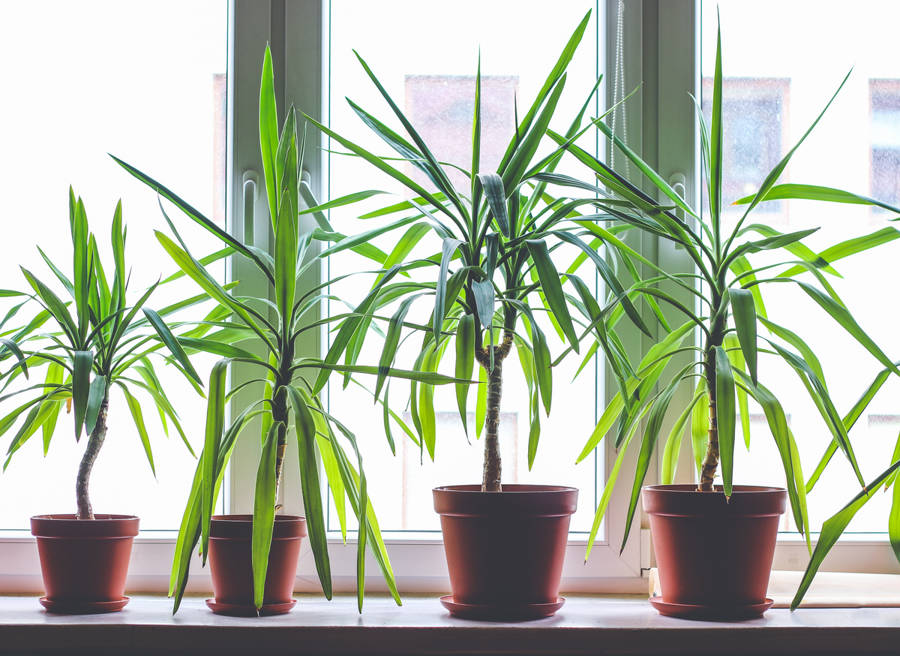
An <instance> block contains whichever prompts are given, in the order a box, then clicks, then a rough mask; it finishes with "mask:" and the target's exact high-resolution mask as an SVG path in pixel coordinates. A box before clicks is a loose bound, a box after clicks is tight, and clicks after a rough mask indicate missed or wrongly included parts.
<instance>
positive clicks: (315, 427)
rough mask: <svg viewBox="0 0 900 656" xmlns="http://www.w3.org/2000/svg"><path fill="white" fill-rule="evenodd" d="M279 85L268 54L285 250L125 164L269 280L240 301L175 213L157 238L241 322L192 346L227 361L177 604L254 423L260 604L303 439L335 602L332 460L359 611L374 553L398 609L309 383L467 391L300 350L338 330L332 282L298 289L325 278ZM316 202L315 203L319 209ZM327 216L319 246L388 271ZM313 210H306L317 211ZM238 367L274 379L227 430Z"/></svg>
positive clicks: (330, 422) (356, 476)
mask: <svg viewBox="0 0 900 656" xmlns="http://www.w3.org/2000/svg"><path fill="white" fill-rule="evenodd" d="M273 76H274V72H273V68H272V57H271V53H270V52H269V50H268V48H267V49H266V53H265V58H264V61H263V67H262V77H261V83H260V106H259V132H260V152H261V155H262V160H263V170H264V173H265V183H266V185H265V186H266V191H267V199H268V206H269V214H270V219H271V224H272V231H273V233H274V235H275V246H274V252H272V253H265V252H263V251H261V250H259V249H257V248H255V247H253V246H252V245H249V244H244V243H243V242H242V241H241V240H239V239H237V238H235V237H233V236H231V235H229V234H227V233H225V232H224V231H223V230H222V229H221V228H219V227H218V226H217V225H216V224H215V223H214V222H213V221H211V220H210V219H208V218H207V217H205V216H203V214H202V213H200V212H199V211H197V210H196V209H194V208H193V206H191V205H190V204H189V203H187V202H186V201H184V200H183V199H181V198H180V197H179V196H178V195H177V194H175V193H174V192H172V191H171V190H169V189H168V188H166V187H164V186H163V185H161V184H160V183H159V182H157V181H156V180H154V179H153V178H151V177H150V176H148V175H146V174H145V173H142V172H141V171H139V170H138V169H136V168H135V167H133V166H131V165H130V164H127V163H126V162H123V161H121V160H119V159H116V161H117V162H118V163H119V164H120V165H121V166H122V167H123V168H124V169H125V170H126V171H128V172H129V173H131V174H132V175H133V176H135V177H136V178H137V179H139V180H141V181H143V182H144V183H145V184H147V185H148V186H149V187H150V188H151V189H153V190H154V191H155V192H157V193H158V194H159V195H160V196H161V197H162V198H164V199H166V200H168V201H170V202H171V203H172V204H174V205H175V206H176V207H177V208H179V209H180V210H181V211H182V213H183V214H184V216H185V217H187V218H188V219H190V220H192V221H194V222H196V223H198V224H199V225H200V226H202V227H203V228H205V229H206V230H207V231H209V232H210V233H211V234H213V235H215V236H216V237H218V238H219V239H221V240H222V241H223V242H224V244H225V245H226V246H227V247H228V251H227V252H228V253H231V254H233V255H234V256H235V257H242V258H246V259H247V260H248V261H249V262H250V263H252V265H254V266H255V267H256V268H257V270H258V272H259V274H260V278H261V279H265V280H267V281H268V283H269V284H268V290H267V293H266V295H263V296H259V297H246V296H241V297H238V296H236V295H235V294H233V293H232V292H230V291H229V289H227V288H226V287H225V286H223V285H221V284H220V283H219V282H217V281H216V280H215V278H214V277H213V276H212V275H210V273H209V272H208V271H207V270H206V267H205V263H204V262H203V261H202V260H197V259H195V258H194V256H193V255H192V254H191V252H190V249H189V248H188V246H187V245H186V244H185V243H184V241H183V240H182V239H181V237H180V235H179V233H178V230H177V229H176V228H175V225H174V223H173V222H172V221H170V220H169V218H168V216H165V218H166V221H167V223H168V225H169V228H170V230H171V232H172V234H173V235H174V237H175V239H172V238H170V237H169V236H167V235H166V234H163V233H161V232H157V238H158V239H159V241H160V243H161V244H162V245H163V247H164V248H165V250H166V251H167V252H168V253H169V255H170V256H171V257H172V259H173V260H174V261H175V263H176V264H177V265H178V267H179V268H180V269H181V271H182V272H183V273H184V274H186V275H187V276H188V277H190V278H191V279H192V280H193V281H194V282H196V284H197V285H198V286H199V287H200V288H201V289H202V290H203V291H204V292H205V293H206V294H208V295H209V296H210V297H211V298H213V299H215V300H216V301H217V302H218V303H220V304H221V306H222V307H223V308H224V309H225V311H226V312H227V315H228V318H229V319H230V320H231V321H230V322H229V324H228V331H231V332H229V333H228V334H227V335H225V336H224V337H223V338H222V339H220V340H213V339H191V340H184V341H182V345H183V346H184V347H185V348H190V349H193V350H197V351H207V352H210V353H215V354H218V355H223V356H224V359H223V360H221V361H220V362H219V363H218V364H217V365H216V366H215V367H214V368H213V372H212V374H211V377H210V384H209V400H208V406H207V420H206V430H205V439H204V446H203V452H202V454H201V456H200V462H199V464H198V467H197V473H196V475H195V477H194V482H193V486H192V488H191V492H190V495H189V497H188V501H187V506H186V508H185V512H184V518H183V520H182V524H181V528H180V530H179V535H178V543H177V545H176V552H175V559H174V561H173V566H172V576H171V580H170V590H169V593H170V595H173V596H174V597H175V610H176V611H177V610H178V606H179V605H180V603H181V599H182V597H183V595H184V590H185V585H186V583H187V575H188V567H189V564H190V555H191V553H192V551H193V550H194V549H195V548H197V547H198V543H199V549H200V552H201V554H202V556H203V559H204V562H205V558H206V554H207V551H208V540H209V522H210V516H211V514H212V508H213V507H214V506H215V502H216V499H217V496H218V492H219V488H220V486H221V482H222V475H223V472H224V470H225V467H226V465H227V464H228V461H229V458H230V457H231V454H232V452H233V449H234V444H235V441H236V440H237V439H238V437H239V436H240V435H241V434H242V432H243V431H244V430H245V429H246V427H247V426H248V422H250V420H251V419H253V418H254V417H261V419H262V425H263V453H262V457H261V460H260V462H259V465H258V469H257V477H256V486H255V494H254V503H253V539H252V565H253V583H254V599H255V603H256V605H257V607H260V606H261V605H262V601H263V584H264V582H265V576H266V570H267V567H268V556H269V548H270V546H271V540H272V530H273V526H274V521H275V519H274V518H275V514H276V508H275V503H276V498H277V494H278V489H279V485H280V483H281V480H282V476H283V465H284V453H285V448H286V445H287V441H288V440H289V439H296V440H297V444H298V448H299V454H300V457H299V463H297V464H298V465H299V471H300V478H301V486H302V490H303V503H304V507H305V515H306V519H307V522H308V530H309V537H310V544H311V545H312V550H313V555H314V557H315V562H316V569H317V571H318V575H319V580H320V582H321V584H322V589H323V591H324V593H325V595H326V596H327V597H328V598H331V595H332V583H331V568H330V562H329V557H328V545H327V534H326V530H325V521H324V516H323V508H324V501H323V498H322V494H323V490H322V488H321V487H320V485H319V478H318V469H317V460H321V462H322V464H323V468H324V472H325V477H326V479H327V481H328V485H329V488H330V489H331V492H332V494H333V496H334V502H335V505H336V507H337V511H338V512H337V515H338V518H339V520H340V524H341V530H342V533H343V534H344V535H345V536H346V514H345V511H344V508H345V502H346V501H349V502H350V506H351V507H352V508H353V511H354V512H355V513H356V517H357V520H358V523H359V533H358V535H359V539H358V541H357V548H358V552H359V555H358V560H359V562H360V576H359V581H358V583H359V587H358V594H359V604H360V608H362V599H363V594H364V587H363V583H364V579H363V574H364V569H363V568H362V563H364V556H365V551H366V547H367V546H368V549H369V551H371V553H372V554H373V555H374V557H375V559H376V562H377V563H378V565H379V567H380V569H381V571H382V573H383V575H384V577H385V579H386V580H387V582H388V586H389V588H390V590H391V593H392V595H393V597H394V599H395V600H396V601H397V603H398V604H399V603H400V598H399V595H398V593H397V589H396V586H395V584H394V578H393V572H392V570H391V565H390V561H389V559H388V556H387V551H386V549H385V547H384V542H383V540H382V537H381V533H380V531H379V529H378V522H377V519H376V517H375V513H374V506H373V504H372V500H371V499H370V498H369V496H368V494H367V491H366V479H365V474H364V472H363V470H362V461H361V459H360V458H359V451H358V449H357V446H356V439H355V437H354V436H353V434H352V433H351V432H350V431H348V430H347V429H346V427H344V426H343V425H342V424H340V422H338V421H337V420H336V419H335V418H334V417H332V416H331V415H329V414H328V413H327V412H326V411H325V409H324V406H323V404H322V403H321V401H320V400H319V398H318V396H317V395H316V393H317V392H318V391H319V390H320V389H321V385H315V386H314V385H313V384H311V383H310V381H309V380H308V379H307V378H306V377H304V375H303V374H304V372H307V373H315V372H317V371H318V372H321V373H320V374H319V378H320V379H321V378H322V377H327V375H328V374H329V373H330V372H331V371H335V370H337V371H340V372H342V373H344V374H345V375H348V376H349V375H350V374H365V375H378V376H379V385H380V384H382V383H383V378H385V377H386V378H394V377H398V378H406V379H410V380H413V381H421V382H423V383H427V384H428V385H441V384H447V383H454V382H457V380H456V379H455V378H453V377H451V376H444V375H441V374H438V373H435V372H417V371H404V370H399V369H395V368H393V367H391V366H390V365H389V364H388V365H386V366H385V367H382V368H379V367H366V366H361V365H360V366H357V365H356V363H355V362H350V363H347V364H340V363H338V362H337V358H328V359H326V361H325V362H322V361H321V360H320V359H319V358H315V357H304V356H302V355H300V354H299V353H298V352H297V351H298V340H301V339H303V338H304V337H306V336H308V335H310V334H315V331H318V330H320V329H321V327H322V325H323V323H326V322H327V321H328V320H325V322H321V321H311V320H309V319H308V318H307V317H308V316H309V310H310V309H311V308H313V307H314V306H315V305H316V304H317V303H318V302H319V300H320V298H321V297H322V289H323V287H324V286H325V285H318V286H315V287H314V288H313V289H312V290H309V291H302V292H301V290H299V289H298V287H297V284H296V281H297V280H298V279H299V278H301V277H302V276H304V275H309V274H310V273H315V269H314V268H313V267H317V266H318V264H319V261H318V259H317V258H316V256H315V253H314V249H313V248H312V245H313V240H312V235H311V234H309V233H306V232H303V231H302V230H301V228H300V217H299V215H300V213H301V203H302V204H309V202H310V199H311V198H312V196H311V193H310V192H309V189H308V188H307V187H306V186H305V185H304V184H303V183H302V182H301V181H300V172H301V168H302V155H303V153H302V151H303V146H302V141H301V140H300V139H299V138H298V127H297V120H296V113H295V110H294V108H293V107H290V108H289V109H288V111H287V118H286V120H285V121H284V124H283V126H282V128H281V130H280V131H279V124H278V111H277V107H276V101H275V91H274V88H275V87H274V79H273ZM372 193H373V192H364V193H362V194H358V195H354V196H352V197H349V198H346V199H341V200H340V202H339V201H338V200H335V201H332V203H331V205H330V206H332V207H334V206H339V205H340V204H341V203H344V202H346V203H350V202H354V201H356V200H358V199H359V198H363V197H369V196H371V195H372ZM312 205H316V203H315V202H314V201H313V202H312ZM323 208H324V206H323V207H319V208H315V209H313V210H312V212H314V213H315V215H316V217H315V218H316V220H317V222H318V224H319V228H318V230H317V231H316V233H315V234H316V235H317V236H318V238H321V236H322V235H329V238H330V239H335V240H338V243H339V244H342V245H344V246H345V247H347V248H349V249H352V250H353V251H354V252H357V253H360V254H361V255H363V256H366V257H373V258H375V259H376V260H377V261H378V262H379V263H383V261H384V259H385V258H386V257H387V255H386V254H384V253H382V252H381V251H378V249H374V248H373V247H371V245H369V244H368V243H366V242H367V241H368V238H366V239H360V240H356V241H354V242H353V243H348V242H347V241H341V240H343V236H339V235H338V233H335V232H334V231H333V230H332V228H331V226H330V225H329V224H328V221H327V219H325V217H324V215H323V214H322V213H321V211H320V210H321V209H323ZM302 211H303V212H304V213H307V212H310V211H311V210H308V209H306V210H302ZM164 215H165V212H164ZM223 252H224V251H223ZM398 270H399V268H398V267H395V268H393V269H390V270H389V271H385V272H384V276H383V278H382V281H383V282H382V284H387V282H388V281H389V280H390V279H391V278H392V277H393V275H394V274H395V273H396V272H397V271H398ZM364 303H365V302H364ZM371 305H372V304H371V303H370V304H369V305H364V306H363V307H362V308H361V309H357V311H356V312H353V313H351V314H350V315H348V316H347V318H346V320H347V321H351V322H359V323H363V322H366V321H367V320H369V319H370V314H369V313H370V312H371V311H372V309H373V308H372V307H371ZM311 331H312V332H311ZM345 332H346V331H345ZM345 332H339V334H338V337H337V340H345V337H346V340H345V341H341V342H340V343H341V344H342V345H346V344H348V343H349V337H350V335H345ZM244 340H247V343H248V344H253V345H255V346H254V348H250V346H246V347H236V346H234V344H233V342H235V341H244ZM337 340H336V341H337ZM232 362H239V363H241V364H242V365H246V366H249V367H251V368H253V369H254V370H255V371H256V372H257V373H258V374H259V376H258V378H260V379H261V380H264V381H265V382H264V383H263V384H262V385H261V386H260V385H259V384H257V385H256V387H255V388H254V389H255V390H258V395H257V397H256V400H255V401H253V402H247V403H246V404H245V405H243V406H235V405H234V404H232V412H233V414H234V416H235V419H233V420H232V422H231V424H230V425H228V424H227V423H226V422H225V409H226V401H227V400H228V399H229V398H231V397H232V394H233V392H234V391H236V390H232V392H227V391H226V389H225V387H226V385H225V371H226V368H227V366H228V365H229V364H230V363H232ZM339 437H340V438H341V439H339ZM348 446H349V449H350V451H351V452H352V453H353V454H354V460H355V461H356V464H355V465H354V464H353V462H352V461H351V459H350V458H349V457H348V455H347V452H346V449H347V448H348Z"/></svg>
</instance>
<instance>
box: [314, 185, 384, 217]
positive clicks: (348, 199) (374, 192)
mask: <svg viewBox="0 0 900 656" xmlns="http://www.w3.org/2000/svg"><path fill="white" fill-rule="evenodd" d="M386 193H387V192H386V191H379V190H378V189H368V190H366V191H356V192H354V193H352V194H347V195H346V196H341V197H339V198H334V199H332V200H330V201H328V202H327V203H322V204H321V205H316V206H315V207H309V208H307V209H305V210H300V214H310V213H312V212H325V211H327V210H332V209H334V208H335V207H343V206H344V205H352V204H353V203H358V202H360V201H363V200H366V199H368V198H371V197H372V196H378V195H379V194H386Z"/></svg>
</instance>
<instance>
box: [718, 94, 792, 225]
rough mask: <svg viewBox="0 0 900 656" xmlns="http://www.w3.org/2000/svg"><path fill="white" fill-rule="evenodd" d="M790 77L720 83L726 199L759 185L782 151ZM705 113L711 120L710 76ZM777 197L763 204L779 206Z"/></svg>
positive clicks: (775, 208)
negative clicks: (788, 79)
mask: <svg viewBox="0 0 900 656" xmlns="http://www.w3.org/2000/svg"><path fill="white" fill-rule="evenodd" d="M788 90H789V84H788V81H787V80H784V79H778V78H761V77H760V78H735V77H732V78H727V79H725V80H724V81H723V84H722V115H723V120H724V122H725V125H726V126H727V131H726V135H725V152H724V156H725V161H726V162H727V163H728V176H727V177H726V179H725V180H723V182H722V193H723V195H724V198H725V201H726V202H728V203H730V202H731V201H734V200H737V199H738V198H742V197H744V196H747V195H749V194H753V193H755V192H756V190H757V189H759V185H760V184H762V181H763V180H764V179H765V177H766V175H767V174H768V173H769V171H771V170H772V169H773V168H774V167H775V165H776V164H777V163H778V160H780V159H781V157H782V155H783V151H784V147H783V143H782V142H783V141H784V136H785V130H786V127H787V110H788V107H787V105H788ZM702 98H703V101H702V107H703V114H704V116H706V120H707V122H708V121H709V120H710V114H711V112H712V78H711V77H704V78H703V90H702ZM780 209H781V207H780V203H779V202H778V201H775V202H771V203H766V204H765V205H763V206H762V207H761V208H760V210H767V211H769V212H778V211H779V210H780Z"/></svg>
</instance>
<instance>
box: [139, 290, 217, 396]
mask: <svg viewBox="0 0 900 656" xmlns="http://www.w3.org/2000/svg"><path fill="white" fill-rule="evenodd" d="M144 316H145V317H147V321H149V322H150V325H151V326H153V329H154V330H155V331H156V334H157V335H159V338H160V339H161V340H162V342H163V344H165V345H166V348H168V349H169V352H170V353H171V354H172V356H173V357H174V358H175V359H176V360H178V362H179V363H181V366H182V367H184V370H185V371H186V372H187V373H188V375H189V376H190V377H191V378H193V379H194V380H195V381H197V383H198V384H200V385H202V384H203V380H202V379H201V378H200V374H198V373H197V370H196V369H194V366H193V365H192V364H191V361H190V359H189V358H188V356H187V354H186V353H185V352H184V349H183V348H182V347H181V344H179V342H178V340H177V339H176V338H175V335H173V334H172V331H171V330H169V327H168V326H167V325H166V322H165V321H164V320H163V318H162V317H161V316H159V313H157V312H156V311H155V310H151V309H150V308H144Z"/></svg>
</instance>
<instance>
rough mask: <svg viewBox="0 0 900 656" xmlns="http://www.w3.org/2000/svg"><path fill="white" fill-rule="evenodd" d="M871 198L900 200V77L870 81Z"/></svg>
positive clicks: (893, 201) (889, 200)
mask: <svg viewBox="0 0 900 656" xmlns="http://www.w3.org/2000/svg"><path fill="white" fill-rule="evenodd" d="M869 96H870V99H871V100H870V102H871V131H872V137H871V138H872V163H871V172H872V173H871V178H872V197H873V198H878V199H880V200H884V201H885V202H887V203H891V204H897V203H898V202H900V130H898V129H897V125H898V123H900V79H879V80H869Z"/></svg>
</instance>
